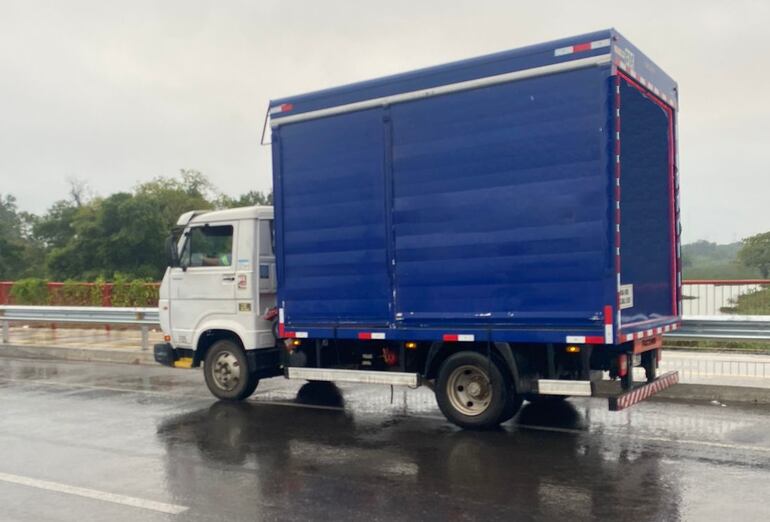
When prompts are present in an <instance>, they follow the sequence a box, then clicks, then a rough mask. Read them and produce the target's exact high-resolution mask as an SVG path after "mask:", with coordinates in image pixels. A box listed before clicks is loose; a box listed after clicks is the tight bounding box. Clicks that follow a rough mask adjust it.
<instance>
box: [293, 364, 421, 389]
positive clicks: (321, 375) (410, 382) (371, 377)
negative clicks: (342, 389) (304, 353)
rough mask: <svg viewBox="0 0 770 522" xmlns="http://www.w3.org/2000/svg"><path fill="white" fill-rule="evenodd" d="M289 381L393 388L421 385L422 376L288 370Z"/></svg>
mask: <svg viewBox="0 0 770 522" xmlns="http://www.w3.org/2000/svg"><path fill="white" fill-rule="evenodd" d="M285 375H286V378H287V379H301V380H305V381H335V382H357V383H361V384H390V385H392V386H411V387H417V386H419V385H420V376H419V375H418V374H416V373H403V372H388V371H376V370H336V369H328V368H302V367H294V366H290V367H288V368H286V371H285Z"/></svg>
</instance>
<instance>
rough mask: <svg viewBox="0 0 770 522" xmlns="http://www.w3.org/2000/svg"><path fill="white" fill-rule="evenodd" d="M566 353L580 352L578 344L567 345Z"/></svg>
mask: <svg viewBox="0 0 770 522" xmlns="http://www.w3.org/2000/svg"><path fill="white" fill-rule="evenodd" d="M567 353H580V346H574V345H570V346H567Z"/></svg>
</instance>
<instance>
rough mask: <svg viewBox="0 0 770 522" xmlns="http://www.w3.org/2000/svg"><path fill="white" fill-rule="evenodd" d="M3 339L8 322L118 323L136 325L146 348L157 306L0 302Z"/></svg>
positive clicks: (6, 341) (7, 336) (6, 338)
mask: <svg viewBox="0 0 770 522" xmlns="http://www.w3.org/2000/svg"><path fill="white" fill-rule="evenodd" d="M0 321H2V330H3V335H2V339H3V343H4V344H9V343H10V322H11V321H16V322H39V323H80V324H108V325H111V324H115V325H118V324H121V325H129V326H139V327H140V329H141V332H142V350H149V340H150V332H149V327H150V326H158V325H159V324H160V317H159V314H158V309H157V308H117V307H101V306H16V305H2V306H0Z"/></svg>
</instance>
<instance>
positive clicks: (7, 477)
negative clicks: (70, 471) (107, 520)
mask: <svg viewBox="0 0 770 522" xmlns="http://www.w3.org/2000/svg"><path fill="white" fill-rule="evenodd" d="M0 481H3V482H9V483H11V484H19V485H22V486H29V487H31V488H38V489H45V490H47V491H55V492H57V493H66V494H67V495H76V496H78V497H85V498H92V499H95V500H101V501H103V502H112V503H113V504H122V505H124V506H131V507H136V508H141V509H149V510H152V511H158V512H160V513H168V514H170V515H178V514H179V513H182V512H184V511H187V510H188V509H189V508H188V507H187V506H180V505H177V504H166V503H165V502H156V501H154V500H146V499H143V498H137V497H129V496H126V495H118V494H116V493H108V492H107V491H99V490H98V489H88V488H80V487H77V486H70V485H69V484H62V483H61V482H51V481H48V480H39V479H34V478H30V477H22V476H20V475H11V474H10V473H0Z"/></svg>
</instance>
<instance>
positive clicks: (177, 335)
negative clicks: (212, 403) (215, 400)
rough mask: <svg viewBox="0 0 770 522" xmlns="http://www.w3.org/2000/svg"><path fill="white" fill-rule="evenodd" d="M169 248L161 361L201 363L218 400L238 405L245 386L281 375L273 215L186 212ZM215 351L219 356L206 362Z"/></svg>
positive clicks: (249, 210) (262, 209)
mask: <svg viewBox="0 0 770 522" xmlns="http://www.w3.org/2000/svg"><path fill="white" fill-rule="evenodd" d="M167 247H168V250H169V258H170V262H169V267H168V268H167V269H166V273H165V275H164V276H163V281H162V283H161V286H160V296H159V297H160V299H159V302H158V306H159V310H160V324H161V329H162V330H163V333H164V337H165V341H166V342H165V343H164V344H160V345H156V346H155V358H156V360H157V361H158V362H161V363H163V364H167V365H172V366H177V367H196V366H200V365H201V363H202V362H203V363H204V366H206V365H208V366H209V368H208V369H209V370H212V371H211V372H209V371H206V372H205V374H206V380H207V383H208V384H209V387H210V388H212V392H214V393H215V395H217V396H220V397H221V398H237V397H232V396H230V395H232V393H233V392H235V394H236V395H239V394H241V393H243V391H244V390H240V388H241V387H243V386H246V388H245V389H247V388H249V387H251V385H252V384H251V383H250V382H249V383H246V382H245V381H249V380H255V379H258V378H259V377H261V376H268V375H269V376H272V375H276V374H278V373H279V366H280V365H279V362H278V357H279V351H278V349H277V347H276V338H275V335H274V331H273V329H274V322H275V321H274V318H275V303H276V289H277V288H276V273H275V253H274V241H273V208H272V207H266V206H254V207H244V208H235V209H228V210H217V211H191V212H187V213H185V214H182V216H180V217H179V220H178V221H177V224H176V227H175V228H174V231H173V233H172V235H171V237H170V238H169V241H168V246H167ZM215 347H216V348H217V350H216V351H217V357H213V356H212V357H208V358H207V356H210V355H211V353H212V349H213V348H215ZM228 348H229V349H228ZM244 356H245V361H244V360H241V359H243V358H244ZM244 363H246V365H247V366H248V371H246V368H245V367H244ZM214 370H217V372H218V373H217V372H214ZM255 373H256V374H257V375H256V377H253V376H252V374H255ZM209 374H210V375H209ZM212 385H213V387H212ZM253 385H254V386H256V382H254V384H253ZM252 391H253V388H252Z"/></svg>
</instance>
